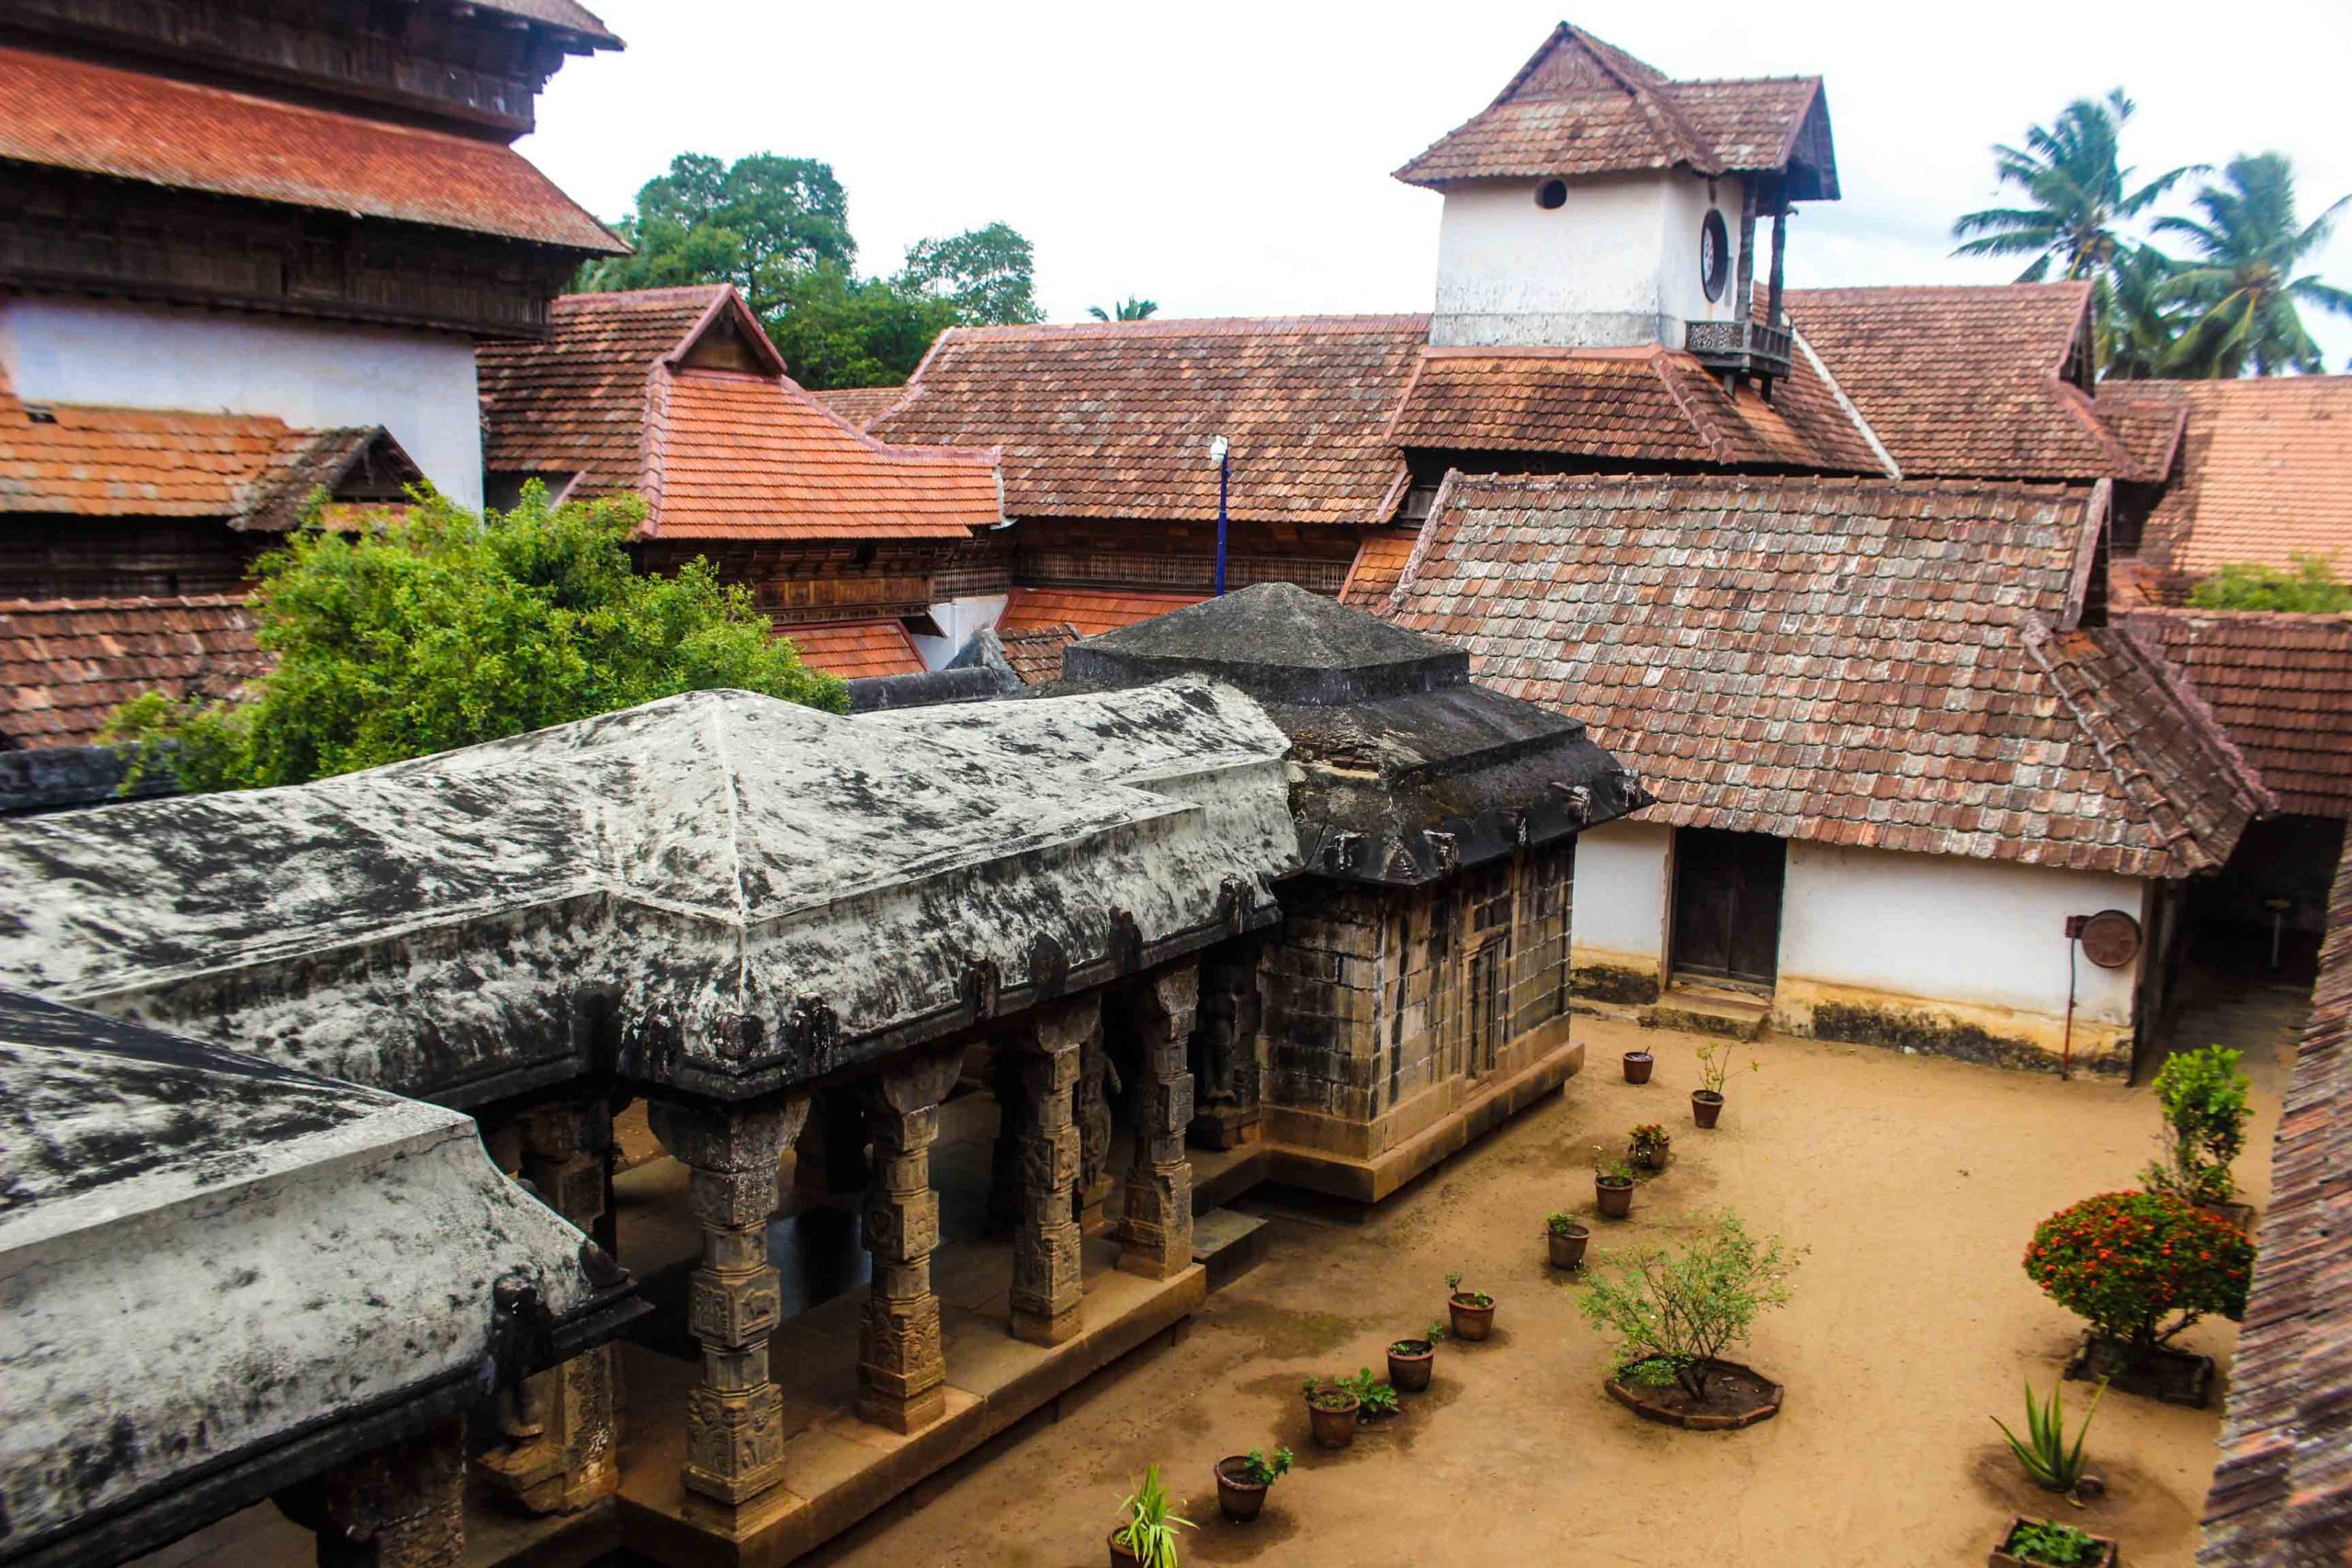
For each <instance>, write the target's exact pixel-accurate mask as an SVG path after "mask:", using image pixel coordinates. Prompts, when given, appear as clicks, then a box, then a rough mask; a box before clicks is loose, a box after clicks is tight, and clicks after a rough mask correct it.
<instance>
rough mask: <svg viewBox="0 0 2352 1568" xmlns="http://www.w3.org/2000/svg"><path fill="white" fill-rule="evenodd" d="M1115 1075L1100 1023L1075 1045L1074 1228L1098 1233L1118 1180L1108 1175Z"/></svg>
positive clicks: (1106, 1225) (1105, 1226)
mask: <svg viewBox="0 0 2352 1568" xmlns="http://www.w3.org/2000/svg"><path fill="white" fill-rule="evenodd" d="M1117 1089H1118V1077H1117V1075H1116V1074H1114V1072H1113V1071H1112V1070H1111V1058H1110V1055H1109V1054H1108V1053H1107V1052H1105V1051H1104V1050H1103V1027H1102V1023H1101V1021H1100V1020H1099V1018H1098V1020H1097V1021H1096V1024H1095V1027H1094V1028H1093V1029H1092V1030H1091V1032H1089V1033H1088V1034H1087V1036H1086V1039H1085V1040H1084V1041H1083V1042H1081V1043H1080V1045H1079V1048H1078V1103H1077V1116H1078V1228H1079V1230H1080V1232H1081V1233H1083V1234H1085V1235H1102V1234H1103V1232H1104V1231H1107V1230H1109V1229H1110V1228H1111V1226H1112V1224H1113V1219H1112V1215H1111V1194H1112V1193H1114V1192H1115V1191H1117V1190H1118V1183H1117V1182H1115V1181H1114V1180H1112V1179H1111V1100H1110V1096H1111V1095H1112V1094H1113V1093H1115V1092H1116V1091H1117Z"/></svg>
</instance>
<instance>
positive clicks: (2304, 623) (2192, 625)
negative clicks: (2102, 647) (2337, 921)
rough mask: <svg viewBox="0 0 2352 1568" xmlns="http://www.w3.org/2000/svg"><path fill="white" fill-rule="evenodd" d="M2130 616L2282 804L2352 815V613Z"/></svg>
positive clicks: (2317, 813)
mask: <svg viewBox="0 0 2352 1568" xmlns="http://www.w3.org/2000/svg"><path fill="white" fill-rule="evenodd" d="M2121 620H2122V624H2123V625H2124V626H2127V627H2128V628H2130V630H2131V633H2132V635H2133V636H2135V637H2139V638H2140V639H2141V640H2142V641H2143V642H2145V643H2146V644H2147V645H2148V646H2150V647H2151V648H2154V649H2156V650H2157V651H2159V652H2161V653H2162V654H2163V655H2164V657H2165V658H2166V659H2168V660H2171V661H2172V662H2173V663H2174V664H2176V665H2177V666H2178V667H2179V668H2180V669H2181V670H2182V671H2185V672H2186V673H2187V675H2188V681H2189V683H2190V684H2191V685H2192V686H2194V687H2196V689H2197V694H2198V695H2199V696H2200V697H2202V698H2203V699H2204V700H2205V704H2206V705H2207V706H2209V707H2211V709H2212V710H2213V716H2214V717H2216V718H2218V719H2220V720H2221V722H2222V729H2223V730H2225V731H2226V732H2227V733H2228V735H2229V737H2230V739H2231V740H2232V741H2233V742H2234V743H2235V744H2236V746H2237V748H2238V750H2240V751H2241V752H2243V753H2244V754H2245V760H2246V761H2248V762H2251V763H2252V764H2253V765H2254V769H2255V771H2256V773H2259V774H2261V775H2262V782H2263V783H2264V784H2266V785H2267V786H2268V787H2269V790H2270V793H2271V794H2272V795H2276V796H2277V797H2278V809H2279V810H2281V811H2291V812H2298V813H2301V814H2303V815H2307V816H2313V817H2339V818H2341V817H2352V615H2265V614H2259V613H2256V612H2251V611H2197V610H2140V611H2136V612H2133V613H2131V614H2129V615H2124V616H2123V617H2121Z"/></svg>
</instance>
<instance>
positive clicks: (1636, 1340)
mask: <svg viewBox="0 0 2352 1568" xmlns="http://www.w3.org/2000/svg"><path fill="white" fill-rule="evenodd" d="M1794 1266H1795V1260H1794V1259H1793V1258H1791V1257H1790V1256H1789V1252H1788V1249H1787V1248H1786V1247H1784V1246H1783V1245H1782V1244H1781V1240H1780V1238H1779V1237H1777V1236H1771V1237H1767V1238H1766V1239H1764V1240H1763V1241H1760V1242H1759V1241H1758V1240H1756V1239H1755V1238H1753V1237H1751V1236H1750V1235H1748V1234H1747V1228H1746V1227H1745V1226H1743V1225H1742V1224H1740V1222H1739V1216H1738V1215H1736V1214H1735V1213H1731V1212H1730V1211H1728V1210H1725V1211H1724V1212H1722V1213H1718V1214H1714V1215H1712V1216H1709V1217H1708V1219H1707V1222H1706V1224H1705V1228H1704V1229H1703V1230H1702V1233H1701V1235H1700V1236H1699V1239H1698V1240H1696V1241H1694V1242H1692V1243H1691V1246H1690V1247H1688V1248H1686V1249H1685V1250H1683V1251H1682V1252H1681V1253H1679V1254H1675V1253H1669V1252H1667V1251H1664V1250H1662V1249H1653V1250H1651V1251H1647V1252H1643V1253H1639V1254H1637V1255H1635V1256H1634V1257H1633V1258H1630V1259H1626V1260H1624V1261H1623V1263H1621V1264H1620V1266H1619V1267H1618V1268H1617V1269H1615V1270H1613V1271H1612V1272H1611V1273H1610V1274H1607V1275H1596V1276H1594V1278H1593V1280H1592V1282H1591V1287H1590V1289H1589V1290H1588V1291H1586V1292H1584V1293H1583V1294H1582V1295H1580V1296H1579V1297H1577V1311H1579V1312H1581V1313H1583V1314H1584V1315H1585V1318H1586V1320H1587V1321H1588V1322H1589V1323H1591V1325H1593V1326H1594V1327H1596V1328H1598V1329H1600V1330H1601V1331H1602V1332H1603V1333H1607V1334H1611V1335H1614V1336H1615V1337H1616V1339H1617V1348H1616V1351H1615V1353H1614V1355H1613V1357H1612V1358H1611V1359H1612V1364H1613V1365H1614V1367H1615V1369H1616V1371H1615V1373H1614V1375H1613V1376H1611V1378H1610V1380H1609V1383H1608V1388H1609V1392H1610V1393H1611V1396H1612V1397H1614V1398H1615V1399H1616V1400H1617V1401H1618V1403H1620V1404H1624V1405H1627V1406H1628V1407H1629V1408H1631V1409H1632V1410H1634V1413H1635V1414H1637V1415H1640V1416H1645V1417H1646V1418H1648V1419H1651V1420H1657V1421H1665V1422H1668V1423H1671V1424H1673V1425H1676V1426H1681V1427H1691V1428H1693V1429H1710V1428H1724V1427H1743V1426H1747V1425H1748V1424H1750V1423H1751V1422H1755V1421H1760V1420H1762V1419H1764V1418H1765V1417H1766V1416H1770V1415H1772V1414H1774V1413H1775V1412H1777V1411H1778V1410H1779V1408H1780V1399H1781V1389H1780V1385H1779V1384H1777V1383H1772V1382H1766V1381H1765V1380H1764V1379H1763V1378H1762V1377H1761V1376H1759V1375H1758V1373H1756V1372H1755V1371H1751V1370H1750V1369H1748V1368H1747V1367H1744V1366H1741V1365H1739V1364H1738V1363H1737V1362H1736V1361H1730V1360H1726V1359H1724V1357H1725V1354H1726V1352H1728V1351H1729V1350H1731V1349H1732V1348H1734V1347H1735V1346H1737V1345H1739V1344H1741V1343H1742V1342H1744V1341H1745V1340H1746V1339H1747V1336H1748V1332H1749V1330H1750V1329H1751V1328H1752V1327H1753V1326H1754V1325H1755V1322H1756V1319H1757V1318H1758V1316H1759V1315H1761V1314H1763V1313H1764V1312H1765V1311H1766V1310H1767V1309H1769V1308H1771V1307H1776V1306H1781V1305H1783V1304H1785V1303H1787V1301H1788V1299H1789V1289H1788V1284H1787V1280H1788V1274H1789V1270H1790V1269H1792V1268H1793V1267H1794Z"/></svg>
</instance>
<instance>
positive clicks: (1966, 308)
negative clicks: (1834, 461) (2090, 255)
mask: <svg viewBox="0 0 2352 1568" xmlns="http://www.w3.org/2000/svg"><path fill="white" fill-rule="evenodd" d="M1783 298H1784V302H1785V309H1786V310H1787V311H1788V315H1789V319H1790V320H1791V321H1792V322H1794V323H1795V325H1796V328H1797V331H1798V332H1800V333H1803V334H1804V339H1805V341H1806V342H1807V343H1808V344H1812V346H1813V349H1814V352H1815V353H1816V354H1818V355H1820V356H1821V358H1822V361H1823V362H1824V363H1825V364H1826V366H1827V367H1828V368H1829V373H1830V374H1831V375H1832V376H1834V377H1836V378H1837V380H1838V387H1839V388H1840V389H1843V390H1844V392H1845V394H1846V396H1847V397H1848V398H1849V399H1850V400H1852V401H1853V403H1854V406H1855V407H1856V408H1858V409H1860V411H1861V414H1862V417H1863V418H1864V419H1865V420H1867V421H1869V422H1870V426H1871V430H1872V431H1873V432H1875V433H1876V434H1877V435H1878V438H1879V440H1880V441H1881V442H1882V443H1883V444H1884V445H1885V446H1886V448H1887V450H1888V451H1889V452H1891V453H1892V454H1894V460H1895V462H1896V463H1897V464H1899V465H1900V466H1901V468H1902V469H1903V473H1904V476H1905V478H1906V479H2129V478H2133V477H2136V475H2137V474H2138V468H2137V466H2136V465H2135V464H2134V463H2133V461H2132V458H2131V452H2130V451H2129V450H2128V449H2127V448H2126V446H2124V444H2123V442H2122V441H2120V440H2119V439H2118V438H2117V436H2116V435H2115V434H2114V433H2113V432H2111V431H2109V429H2108V428H2107V426H2106V425H2105V423H2102V422H2101V421H2100V419H2099V418H2098V414H2097V412H2095V411H2094V409H2093V407H2092V404H2091V400H2090V399H2089V397H2088V396H2086V394H2085V393H2084V391H2083V390H2082V389H2081V387H2079V386H2077V385H2075V384H2074V382H2073V381H2072V380H2070V379H2068V377H2069V376H2072V375H2075V374H2079V365H2080V360H2079V354H2080V353H2082V352H2087V344H2088V338H2087V335H2086V334H2087V333H2088V332H2089V326H2090V286H2089V285H2088V284H2083V283H2010V284H2002V285H1998V286H1995V287H1991V288H1798V289H1792V290H1790V291H1789V292H1788V294H1787V295H1785V296H1784V297H1783Z"/></svg>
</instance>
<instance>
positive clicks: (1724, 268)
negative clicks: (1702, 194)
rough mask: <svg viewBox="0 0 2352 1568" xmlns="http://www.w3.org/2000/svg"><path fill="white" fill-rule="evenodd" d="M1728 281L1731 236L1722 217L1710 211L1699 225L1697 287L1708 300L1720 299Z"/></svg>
mask: <svg viewBox="0 0 2352 1568" xmlns="http://www.w3.org/2000/svg"><path fill="white" fill-rule="evenodd" d="M1730 281H1731V234H1730V232H1729V231H1727V230H1725V228H1724V215H1723V214H1722V213H1720V212H1717V211H1714V210H1713V209H1709V210H1708V213H1707V218H1706V221H1705V222H1703V223H1702V224H1700V225H1699V287H1700V288H1703V289H1705V290H1706V292H1707V298H1708V299H1722V298H1723V297H1724V285H1725V284H1727V283H1729V282H1730Z"/></svg>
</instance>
